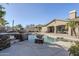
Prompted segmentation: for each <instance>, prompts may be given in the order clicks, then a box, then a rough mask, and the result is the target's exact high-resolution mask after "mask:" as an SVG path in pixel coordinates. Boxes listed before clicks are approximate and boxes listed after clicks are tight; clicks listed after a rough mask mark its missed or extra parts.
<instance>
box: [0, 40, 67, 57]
mask: <svg viewBox="0 0 79 59" xmlns="http://www.w3.org/2000/svg"><path fill="white" fill-rule="evenodd" d="M0 56H68V51H67V50H66V49H65V48H63V47H62V46H60V45H57V44H53V45H51V44H47V43H44V44H35V43H33V42H30V41H29V40H25V41H23V42H17V43H14V44H13V45H12V46H11V47H10V48H7V49H4V50H2V51H0Z"/></svg>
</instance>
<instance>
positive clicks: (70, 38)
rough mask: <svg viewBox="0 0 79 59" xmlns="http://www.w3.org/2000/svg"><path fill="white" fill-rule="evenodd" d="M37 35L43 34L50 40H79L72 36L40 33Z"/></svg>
mask: <svg viewBox="0 0 79 59" xmlns="http://www.w3.org/2000/svg"><path fill="white" fill-rule="evenodd" d="M38 34H43V35H46V36H49V37H52V38H57V37H63V38H65V39H67V40H72V41H79V38H76V37H74V36H69V35H68V34H59V33H57V34H56V33H41V32H38Z"/></svg>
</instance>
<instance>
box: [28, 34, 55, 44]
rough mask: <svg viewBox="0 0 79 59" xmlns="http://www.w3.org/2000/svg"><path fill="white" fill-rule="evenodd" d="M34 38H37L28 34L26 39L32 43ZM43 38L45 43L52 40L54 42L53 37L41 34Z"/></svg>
mask: <svg viewBox="0 0 79 59" xmlns="http://www.w3.org/2000/svg"><path fill="white" fill-rule="evenodd" d="M36 38H37V37H36V35H29V36H28V41H29V42H31V43H34V41H35V39H36ZM43 39H44V42H45V43H50V44H52V43H53V42H56V39H55V38H51V37H48V36H43Z"/></svg>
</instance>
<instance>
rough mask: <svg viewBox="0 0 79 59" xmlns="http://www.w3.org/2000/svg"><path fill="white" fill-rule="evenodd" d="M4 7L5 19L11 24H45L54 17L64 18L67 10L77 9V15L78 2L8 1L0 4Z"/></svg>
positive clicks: (66, 16) (78, 9) (67, 13)
mask: <svg viewBox="0 0 79 59" xmlns="http://www.w3.org/2000/svg"><path fill="white" fill-rule="evenodd" d="M0 5H2V6H3V7H5V11H6V15H5V20H7V21H8V22H9V25H10V26H12V21H13V20H14V25H17V24H22V25H23V26H26V25H29V24H35V25H37V24H47V23H48V22H50V21H52V20H54V19H62V20H66V19H67V18H68V16H69V11H71V10H77V12H78V13H77V15H79V4H77V3H70V4H69V3H14V4H12V3H9V4H2V3H1V4H0Z"/></svg>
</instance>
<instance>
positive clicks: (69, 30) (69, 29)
mask: <svg viewBox="0 0 79 59" xmlns="http://www.w3.org/2000/svg"><path fill="white" fill-rule="evenodd" d="M68 35H70V36H71V28H70V27H68Z"/></svg>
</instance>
